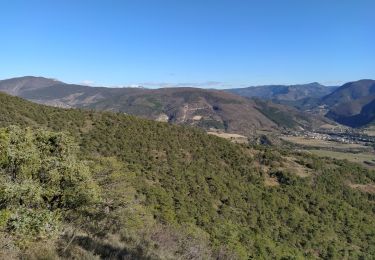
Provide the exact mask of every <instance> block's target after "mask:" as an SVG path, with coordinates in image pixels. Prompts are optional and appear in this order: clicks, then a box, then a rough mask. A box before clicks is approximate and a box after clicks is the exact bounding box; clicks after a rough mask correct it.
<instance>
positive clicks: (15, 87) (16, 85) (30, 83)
mask: <svg viewBox="0 0 375 260" xmlns="http://www.w3.org/2000/svg"><path fill="white" fill-rule="evenodd" d="M61 83H62V82H60V81H57V80H54V79H46V78H43V77H33V76H26V77H21V78H12V79H6V80H0V91H3V92H5V93H8V94H10V95H13V96H18V95H22V93H24V92H27V91H34V90H37V89H40V88H45V87H49V86H53V85H56V84H61Z"/></svg>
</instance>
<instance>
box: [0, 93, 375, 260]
mask: <svg viewBox="0 0 375 260" xmlns="http://www.w3.org/2000/svg"><path fill="white" fill-rule="evenodd" d="M10 125H18V126H19V127H14V126H12V127H9V126H10ZM0 126H2V127H6V128H4V129H2V130H1V131H0V158H1V161H0V162H1V165H0V171H1V174H2V179H1V184H0V185H1V189H0V193H1V194H0V199H1V204H0V206H1V219H0V221H1V223H0V225H1V234H2V236H3V239H2V240H1V241H0V243H1V248H3V249H2V251H3V252H4V253H3V254H4V255H8V256H10V255H12V254H13V255H14V256H15V257H19V256H20V255H21V256H24V257H26V258H32V257H35V258H38V257H40V254H43V255H49V256H50V258H56V257H57V256H58V255H59V256H60V257H66V258H74V257H75V258H80V259H83V258H86V259H92V258H94V257H95V255H96V256H100V257H104V258H110V257H113V258H121V257H123V258H126V257H129V258H131V257H133V258H134V257H137V258H144V259H158V258H161V259H176V258H182V259H210V258H219V259H237V258H238V259H249V258H255V259H270V258H276V259H281V258H284V259H306V258H307V259H316V258H324V259H345V258H347V259H348V258H350V259H370V258H371V257H372V256H374V255H375V218H374V212H375V203H374V199H375V196H374V194H372V193H368V192H366V191H364V190H360V189H354V188H353V187H352V186H351V184H361V185H373V184H374V182H375V173H374V172H373V171H369V170H367V169H364V168H362V167H360V166H358V165H356V164H351V163H349V162H345V161H336V160H331V159H319V158H316V157H314V156H312V155H307V154H299V153H297V152H291V151H284V150H281V149H276V148H272V147H264V146H255V147H250V146H244V145H236V144H232V143H229V142H228V141H226V140H223V139H220V138H218V137H215V136H208V135H206V134H205V133H204V132H203V131H201V130H198V129H192V128H184V127H177V126H170V125H168V124H164V123H157V122H153V121H147V120H142V119H137V118H135V117H131V116H126V115H123V114H120V113H96V112H90V111H79V110H63V109H58V108H51V107H45V106H39V105H35V104H32V103H29V102H26V101H24V100H22V99H18V98H13V97H9V96H7V95H2V94H0ZM27 127H29V128H30V129H27ZM40 129H45V130H40ZM56 132H58V133H56ZM60 132H64V133H60ZM70 136H71V137H70ZM72 138H73V139H75V141H76V143H77V146H78V147H79V151H78V150H76V148H77V146H76V145H74V142H73V141H72ZM25 147H26V148H27V149H26V150H25ZM12 151H14V152H12ZM27 151H30V152H27ZM31 155H32V156H31ZM290 158H293V166H294V167H290V164H291V163H292V162H290ZM22 165H25V166H22ZM296 167H298V168H299V169H302V170H303V171H304V172H305V173H306V174H305V175H297V174H296V172H295V171H294V168H296ZM12 173H16V176H17V177H16V178H13V175H12ZM300 176H303V177H300ZM67 179H69V180H70V179H72V181H70V182H68V183H67ZM269 180H273V185H269ZM9 187H10V188H9ZM32 190H33V191H34V190H37V191H38V192H37V193H34V192H32V193H30V191H32ZM83 191H85V192H83ZM11 192H13V193H11ZM13 194H15V195H13ZM23 194H26V196H25V199H21V200H20V199H19V198H23V197H24V195H23ZM31 194H34V195H33V196H34V197H33V196H31ZM72 194H76V195H77V196H73V197H72V196H71V195H72ZM17 196H18V197H17ZM56 197H57V198H56ZM70 198H74V199H70ZM31 216H37V217H31ZM30 219H31V220H32V221H30ZM39 219H40V220H39ZM35 220H38V221H37V222H36V221H35ZM17 228H22V230H23V231H22V232H23V233H22V232H15V230H17ZM20 230H21V229H20ZM46 230H53V231H54V232H48V235H46ZM23 234H33V238H29V237H27V236H26V235H23ZM47 239H48V241H52V242H49V243H46V241H47Z"/></svg>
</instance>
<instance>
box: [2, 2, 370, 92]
mask: <svg viewBox="0 0 375 260" xmlns="http://www.w3.org/2000/svg"><path fill="white" fill-rule="evenodd" d="M0 8H1V10H2V15H1V16H0V30H1V32H2V33H1V37H0V39H1V41H0V49H1V50H2V52H1V56H0V57H1V61H2V62H1V64H2V66H1V70H0V78H1V79H5V78H11V77H17V76H25V75H35V76H44V77H50V78H56V79H59V80H62V81H64V82H68V83H81V84H88V85H103V86H124V85H142V86H145V87H158V86H168V85H171V86H187V85H189V86H198V87H206V88H211V87H216V88H230V87H245V86H250V85H267V84H297V83H309V82H316V81H317V82H319V83H322V84H325V85H339V84H341V83H344V82H347V81H353V80H357V79H361V78H374V77H375V69H374V68H375V48H374V47H373V46H375V33H374V28H375V26H374V20H373V10H375V2H374V1H371V0H356V1H355V0H348V1H342V0H341V1H339V0H332V1H324V0H316V1H312V0H308V1H293V0H286V1H276V0H268V1H258V0H257V1H245V0H243V1H240V0H235V1H229V0H222V1H213V0H206V1H198V0H191V1H172V0H154V1H146V0H137V1H127V0H125V1H119V0H118V1H110V3H109V1H97V0H93V1H83V0H81V1H73V0H67V1H59V2H57V1H56V2H53V3H52V2H51V1H47V0H30V1H21V0H14V1H2V2H1V3H0Z"/></svg>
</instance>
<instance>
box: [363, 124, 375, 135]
mask: <svg viewBox="0 0 375 260" xmlns="http://www.w3.org/2000/svg"><path fill="white" fill-rule="evenodd" d="M365 133H366V134H367V135H369V136H375V127H374V126H371V127H369V128H367V129H366V130H365Z"/></svg>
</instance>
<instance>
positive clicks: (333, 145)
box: [281, 136, 371, 151]
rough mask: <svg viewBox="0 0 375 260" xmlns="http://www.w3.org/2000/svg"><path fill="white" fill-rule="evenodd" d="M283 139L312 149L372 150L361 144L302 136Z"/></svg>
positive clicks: (284, 137)
mask: <svg viewBox="0 0 375 260" xmlns="http://www.w3.org/2000/svg"><path fill="white" fill-rule="evenodd" d="M281 139H283V140H285V141H288V142H291V143H295V144H298V145H304V146H311V147H319V148H327V149H328V148H330V149H335V150H353V149H361V150H362V149H363V150H368V151H369V150H371V148H369V147H366V146H364V145H361V144H345V143H338V142H333V141H327V140H319V139H311V138H305V137H301V136H283V137H281Z"/></svg>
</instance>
